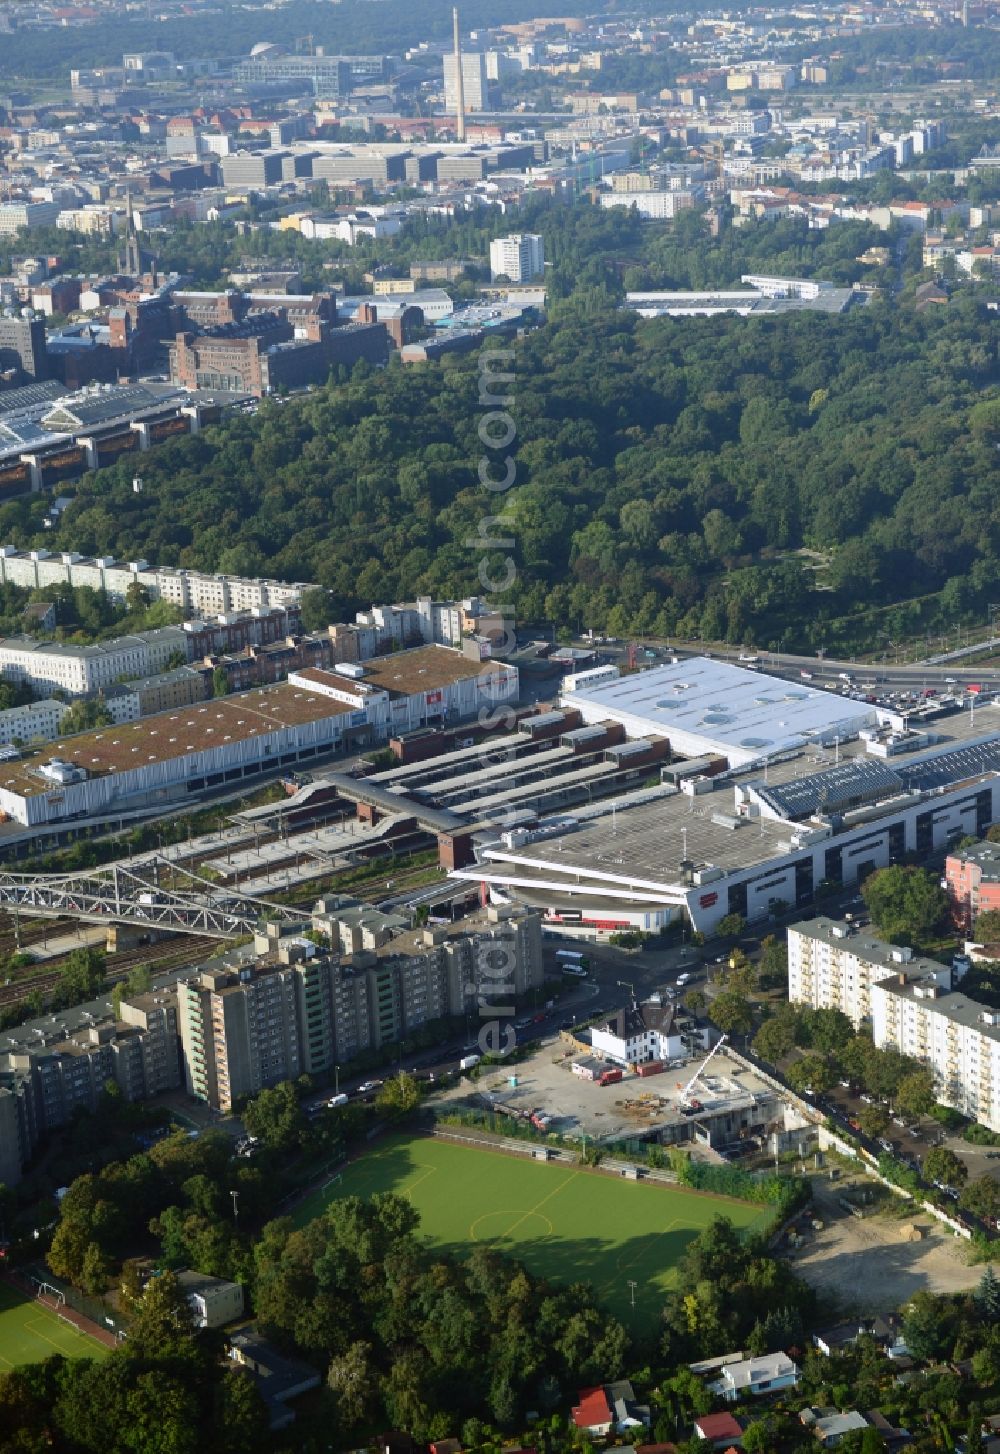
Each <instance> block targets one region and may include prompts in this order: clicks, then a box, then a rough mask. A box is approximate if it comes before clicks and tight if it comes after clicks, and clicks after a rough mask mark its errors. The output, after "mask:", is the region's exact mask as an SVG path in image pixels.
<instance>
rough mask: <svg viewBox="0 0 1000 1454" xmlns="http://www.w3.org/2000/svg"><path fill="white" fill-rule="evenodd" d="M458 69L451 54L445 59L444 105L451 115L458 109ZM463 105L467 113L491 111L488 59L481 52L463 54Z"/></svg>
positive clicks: (465, 52)
mask: <svg viewBox="0 0 1000 1454" xmlns="http://www.w3.org/2000/svg"><path fill="white" fill-rule="evenodd" d="M457 77H458V68H457V67H456V65H455V57H454V56H453V55H451V54H447V55H445V58H444V105H445V110H446V111H447V112H448V113H449V115H454V114H455V111H456V110H457V108H458V81H457ZM462 85H463V89H464V94H463V98H462V99H463V103H464V106H465V110H466V112H469V111H489V110H490V89H489V87H490V83H489V77H488V75H487V73H486V57H485V55H484V54H483V53H482V52H481V51H463V52H462Z"/></svg>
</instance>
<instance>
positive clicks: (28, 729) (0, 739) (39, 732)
mask: <svg viewBox="0 0 1000 1454" xmlns="http://www.w3.org/2000/svg"><path fill="white" fill-rule="evenodd" d="M65 713H66V703H65V702H57V701H56V699H55V698H54V697H46V698H45V699H44V700H43V701H41V702H29V703H28V704H27V706H24V707H8V708H7V709H6V710H5V711H3V712H0V747H9V746H10V745H11V743H19V742H51V741H52V739H53V738H54V737H58V736H59V724H60V722H61V721H62V719H63V717H64V716H65Z"/></svg>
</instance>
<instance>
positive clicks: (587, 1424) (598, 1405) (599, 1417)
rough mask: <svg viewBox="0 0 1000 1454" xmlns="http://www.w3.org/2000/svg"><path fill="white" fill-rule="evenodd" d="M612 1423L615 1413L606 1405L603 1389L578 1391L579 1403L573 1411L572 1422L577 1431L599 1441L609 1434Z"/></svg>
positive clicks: (606, 1400) (606, 1399)
mask: <svg viewBox="0 0 1000 1454" xmlns="http://www.w3.org/2000/svg"><path fill="white" fill-rule="evenodd" d="M614 1421H615V1411H614V1409H613V1408H612V1407H611V1405H610V1404H609V1403H608V1396H607V1394H606V1393H605V1392H604V1389H603V1388H600V1387H598V1388H583V1389H581V1390H580V1402H579V1403H578V1404H577V1406H576V1408H575V1409H574V1410H573V1422H574V1424H575V1425H576V1427H577V1428H578V1429H582V1430H583V1431H584V1433H587V1434H590V1436H591V1437H592V1438H595V1439H599V1438H603V1437H604V1435H605V1434H610V1432H611V1428H612V1425H613V1424H614Z"/></svg>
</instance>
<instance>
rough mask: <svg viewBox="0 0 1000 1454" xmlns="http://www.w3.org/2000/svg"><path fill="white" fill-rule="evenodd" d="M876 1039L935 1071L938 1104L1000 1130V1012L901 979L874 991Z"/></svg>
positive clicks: (922, 982) (932, 986)
mask: <svg viewBox="0 0 1000 1454" xmlns="http://www.w3.org/2000/svg"><path fill="white" fill-rule="evenodd" d="M872 1034H873V1036H874V1039H875V1044H876V1045H879V1046H883V1047H884V1046H887V1045H895V1046H896V1048H897V1049H899V1050H901V1051H902V1052H903V1054H904V1055H912V1056H913V1057H914V1058H915V1059H917V1060H920V1061H922V1062H923V1063H924V1064H925V1065H926V1066H927V1068H928V1069H929V1070H931V1071H933V1074H934V1081H935V1088H936V1092H937V1097H938V1100H939V1101H942V1102H944V1104H945V1105H948V1106H952V1107H954V1109H955V1110H956V1111H959V1112H961V1114H962V1115H963V1116H969V1117H970V1118H971V1119H972V1120H974V1121H979V1122H981V1123H982V1124H983V1125H984V1126H988V1127H989V1128H990V1130H991V1131H1000V1011H997V1010H992V1009H990V1008H988V1007H987V1006H986V1005H982V1004H979V1003H977V1002H976V1001H975V1000H970V999H969V998H968V997H967V996H966V995H963V994H958V993H955V992H952V993H950V994H949V993H947V991H942V989H941V987H940V986H939V985H936V984H933V983H929V982H927V981H925V980H919V979H917V980H914V979H911V978H910V977H909V976H907V975H900V976H899V977H898V978H897V979H895V980H886V981H884V982H883V983H882V984H878V985H875V986H873V988H872Z"/></svg>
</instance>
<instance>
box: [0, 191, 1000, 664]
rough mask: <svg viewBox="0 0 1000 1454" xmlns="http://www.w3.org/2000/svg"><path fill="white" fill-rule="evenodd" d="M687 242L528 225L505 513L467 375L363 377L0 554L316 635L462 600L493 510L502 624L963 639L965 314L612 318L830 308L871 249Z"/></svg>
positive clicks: (976, 334) (864, 642)
mask: <svg viewBox="0 0 1000 1454" xmlns="http://www.w3.org/2000/svg"><path fill="white" fill-rule="evenodd" d="M542 215H543V214H541V213H540V214H539V216H542ZM699 226H700V224H699V222H698V220H697V219H696V218H685V220H684V222H683V224H682V225H681V226H678V227H675V228H673V229H652V230H649V229H643V228H642V226H641V224H640V223H639V222H638V220H637V219H636V218H635V216H634V214H630V213H627V212H624V211H618V210H617V209H615V210H614V211H612V212H599V211H597V210H596V209H592V208H589V207H586V206H579V207H575V208H569V207H566V208H552V209H550V210H549V213H548V214H546V215H545V228H546V245H547V249H548V250H549V251H550V253H551V256H552V261H553V266H552V268H551V269H550V270H549V272H550V276H548V277H547V281H548V283H549V288H550V297H551V298H552V299H553V301H552V304H551V308H550V319H549V321H548V322H547V324H546V325H545V326H544V327H542V328H540V329H538V330H537V331H535V332H534V333H531V334H529V335H528V336H526V337H525V338H524V339H523V340H522V341H521V342H520V343H519V344H517V346H516V350H515V358H514V361H513V364H512V368H513V371H514V374H515V380H514V384H513V393H514V400H513V403H512V405H511V410H510V412H511V415H512V419H513V421H514V426H515V428H516V440H515V441H514V443H513V445H512V446H511V451H510V452H511V453H512V454H513V455H514V457H515V459H516V470H517V476H516V482H515V484H514V486H513V488H511V489H510V491H509V493H507V494H506V496H504V497H498V496H497V495H491V494H489V493H488V492H487V491H486V490H484V489H483V488H482V487H481V486H480V484H479V479H478V475H477V468H478V463H479V460H480V458H481V457H482V455H483V452H484V450H483V445H482V444H481V442H480V439H479V436H478V434H477V425H478V420H479V417H480V413H481V412H482V411H481V410H480V408H479V406H478V361H477V359H476V358H475V357H467V358H452V359H446V360H445V361H444V362H443V363H441V364H436V365H432V366H423V367H419V368H416V369H414V368H403V367H400V366H399V365H398V364H394V365H393V366H392V367H390V368H389V369H388V370H386V371H385V372H384V373H371V372H369V371H367V370H366V369H365V368H360V369H358V370H356V371H355V373H354V374H353V376H351V377H349V378H348V377H347V376H342V377H341V378H338V379H332V380H331V381H330V383H329V384H328V385H327V386H326V387H325V388H322V389H319V390H317V391H316V392H314V393H313V394H311V395H308V396H306V397H300V398H297V399H294V400H289V401H287V402H285V401H281V400H274V401H268V402H266V403H265V404H264V405H263V407H262V408H261V409H260V411H259V413H258V414H257V415H256V416H255V417H247V416H240V417H238V418H234V419H231V420H229V421H228V422H226V423H225V424H224V425H222V426H220V427H219V428H216V429H212V430H209V431H207V432H206V433H204V434H202V435H200V436H197V437H191V438H186V439H184V440H181V441H178V442H175V443H171V444H168V445H165V446H164V447H163V448H162V449H160V450H157V451H155V452H154V453H152V454H151V455H150V456H148V458H147V460H146V462H145V467H144V478H145V481H146V488H145V491H144V493H143V494H142V495H135V494H134V493H133V491H132V486H131V475H132V467H131V465H130V464H129V463H128V461H123V462H121V463H120V464H119V465H117V466H115V467H113V468H111V469H108V470H104V471H100V472H98V473H95V474H92V475H88V476H86V477H85V478H84V479H83V480H82V481H81V483H80V486H79V489H78V492H77V497H76V500H75V502H74V504H73V505H72V506H71V507H70V508H69V509H68V510H67V511H66V513H65V515H64V516H63V518H62V521H61V523H60V526H59V528H58V530H57V531H56V532H44V534H43V532H42V530H41V528H40V512H41V510H42V505H41V504H40V502H39V501H37V500H33V499H31V498H28V499H25V500H17V501H13V502H11V503H8V504H6V505H4V506H3V507H0V539H3V540H7V541H12V542H14V543H17V544H21V545H27V544H29V543H35V544H42V543H44V544H45V545H47V546H49V547H50V548H52V547H55V548H58V549H66V550H70V549H72V550H77V551H83V552H93V553H97V554H114V555H118V556H122V557H124V558H126V559H129V558H135V556H136V555H137V554H140V555H143V556H145V557H147V558H148V559H151V560H156V561H158V562H161V563H164V564H177V565H187V566H192V567H198V568H202V569H219V570H225V571H233V572H239V573H246V574H255V573H257V572H260V571H266V572H268V573H273V574H275V575H277V576H281V577H285V578H288V579H296V580H311V581H315V582H318V583H319V584H321V585H322V586H324V587H326V588H327V590H328V591H329V592H330V599H329V605H328V610H329V614H330V615H331V616H332V617H343V616H349V615H350V614H351V613H353V611H354V610H355V609H356V608H358V607H359V606H364V605H368V604H370V603H371V602H372V601H379V600H387V599H398V598H401V597H407V596H411V595H413V594H414V593H416V592H418V591H430V592H433V593H435V594H450V593H462V594H464V593H468V592H470V591H475V590H477V589H478V586H477V569H478V566H479V556H478V552H477V550H476V549H475V548H474V547H470V546H469V545H468V544H466V542H467V540H469V539H470V538H472V539H475V538H476V532H477V528H478V522H479V520H480V518H481V517H483V516H484V515H489V514H494V513H497V512H498V511H499V510H500V509H501V508H502V509H503V511H504V515H505V517H507V519H508V520H509V527H508V529H507V533H508V534H509V535H512V536H514V537H515V539H516V547H515V550H514V552H513V559H514V561H515V565H516V570H517V580H516V582H515V584H514V585H513V588H512V590H511V591H510V592H509V593H507V594H508V599H510V600H511V601H512V603H513V604H514V606H515V607H516V610H517V613H518V615H519V617H520V619H522V620H539V619H552V620H554V621H555V622H557V623H558V624H559V625H561V626H564V627H572V628H580V627H582V626H592V627H593V628H595V629H597V630H601V629H606V630H609V631H611V632H613V633H614V634H618V635H623V634H626V633H656V634H659V635H663V636H671V635H675V634H676V635H680V636H683V637H702V638H706V639H719V638H728V639H730V640H733V641H736V640H751V639H752V640H754V641H755V642H756V643H757V644H758V645H772V644H774V645H781V646H786V647H793V646H796V647H803V648H807V649H808V648H812V649H814V648H816V647H818V646H828V647H835V646H842V647H844V648H848V647H864V648H867V649H869V650H872V649H876V648H877V647H878V645H879V643H880V642H884V643H885V644H886V645H888V643H891V642H893V641H897V640H899V639H900V637H902V636H904V635H912V634H915V633H916V632H920V631H929V632H930V631H935V630H944V629H945V628H946V627H948V626H950V625H954V624H955V623H957V622H958V621H959V620H961V619H969V618H970V617H971V616H977V615H978V613H979V612H980V611H983V612H985V609H986V606H987V604H988V602H989V601H990V600H992V599H994V598H995V594H996V589H997V577H998V574H1000V512H998V507H997V504H996V500H997V487H998V478H997V472H998V464H997V442H998V440H1000V391H998V387H997V386H998V384H1000V378H998V366H997V341H996V326H995V321H994V319H993V315H991V314H989V313H988V312H987V310H986V309H985V307H984V306H983V305H982V304H981V303H979V302H978V301H977V300H976V298H975V297H974V296H967V297H964V296H956V298H955V299H954V300H953V302H952V303H951V305H950V306H949V307H948V308H947V309H939V310H932V311H931V312H925V313H919V312H917V311H915V310H914V308H913V307H912V303H911V296H910V291H909V290H910V288H911V286H912V284H911V283H907V284H906V286H904V288H903V291H902V292H901V293H893V294H892V295H891V296H889V297H886V296H885V293H884V292H880V293H879V294H877V295H876V296H875V297H874V298H873V301H871V302H870V303H869V304H868V305H867V306H864V305H856V306H855V307H854V308H852V309H851V311H850V312H848V313H847V314H846V315H843V316H827V315H823V314H816V313H795V314H788V315H776V316H764V317H751V318H748V319H742V320H741V319H734V318H714V319H703V318H697V319H685V320H671V319H663V320H656V321H648V322H644V321H641V320H639V319H637V318H636V317H635V316H634V315H632V314H631V313H629V312H628V311H625V310H622V309H621V308H620V307H619V306H618V299H619V298H620V296H621V289H622V285H623V283H624V284H627V285H633V286H637V285H642V286H661V287H675V286H676V287H686V286H695V287H697V286H726V285H731V284H732V283H733V282H734V281H738V278H739V275H740V273H741V272H742V271H751V270H762V269H766V270H767V271H776V272H781V273H785V274H793V273H798V272H801V273H807V274H815V275H818V276H821V277H822V276H826V277H833V278H834V279H836V280H837V281H840V282H847V281H850V280H852V279H854V278H857V277H858V276H859V274H862V273H863V271H864V270H863V269H862V268H861V265H860V264H857V263H856V262H855V261H854V259H855V258H856V257H857V256H858V255H859V254H860V252H861V251H862V250H863V248H864V247H865V246H867V244H868V243H869V242H870V241H872V240H874V238H875V236H876V234H874V233H873V232H872V231H871V229H867V228H865V227H861V226H857V225H850V226H842V227H837V228H831V229H828V230H827V231H826V232H818V233H817V232H810V231H809V230H808V228H807V227H806V226H805V224H804V223H796V222H786V223H781V224H778V225H776V226H765V227H760V228H751V229H746V230H739V229H738V230H736V231H728V232H725V233H724V234H723V236H722V237H721V238H720V239H718V240H717V241H710V240H709V239H707V238H704V237H698V235H697V229H698V227H699ZM468 240H469V241H470V242H475V239H474V238H469V239H468ZM453 241H454V239H453ZM502 472H503V471H502V466H501V468H500V469H499V471H495V473H501V474H502ZM53 534H54V537H55V538H54V539H53ZM501 574H502V572H501Z"/></svg>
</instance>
